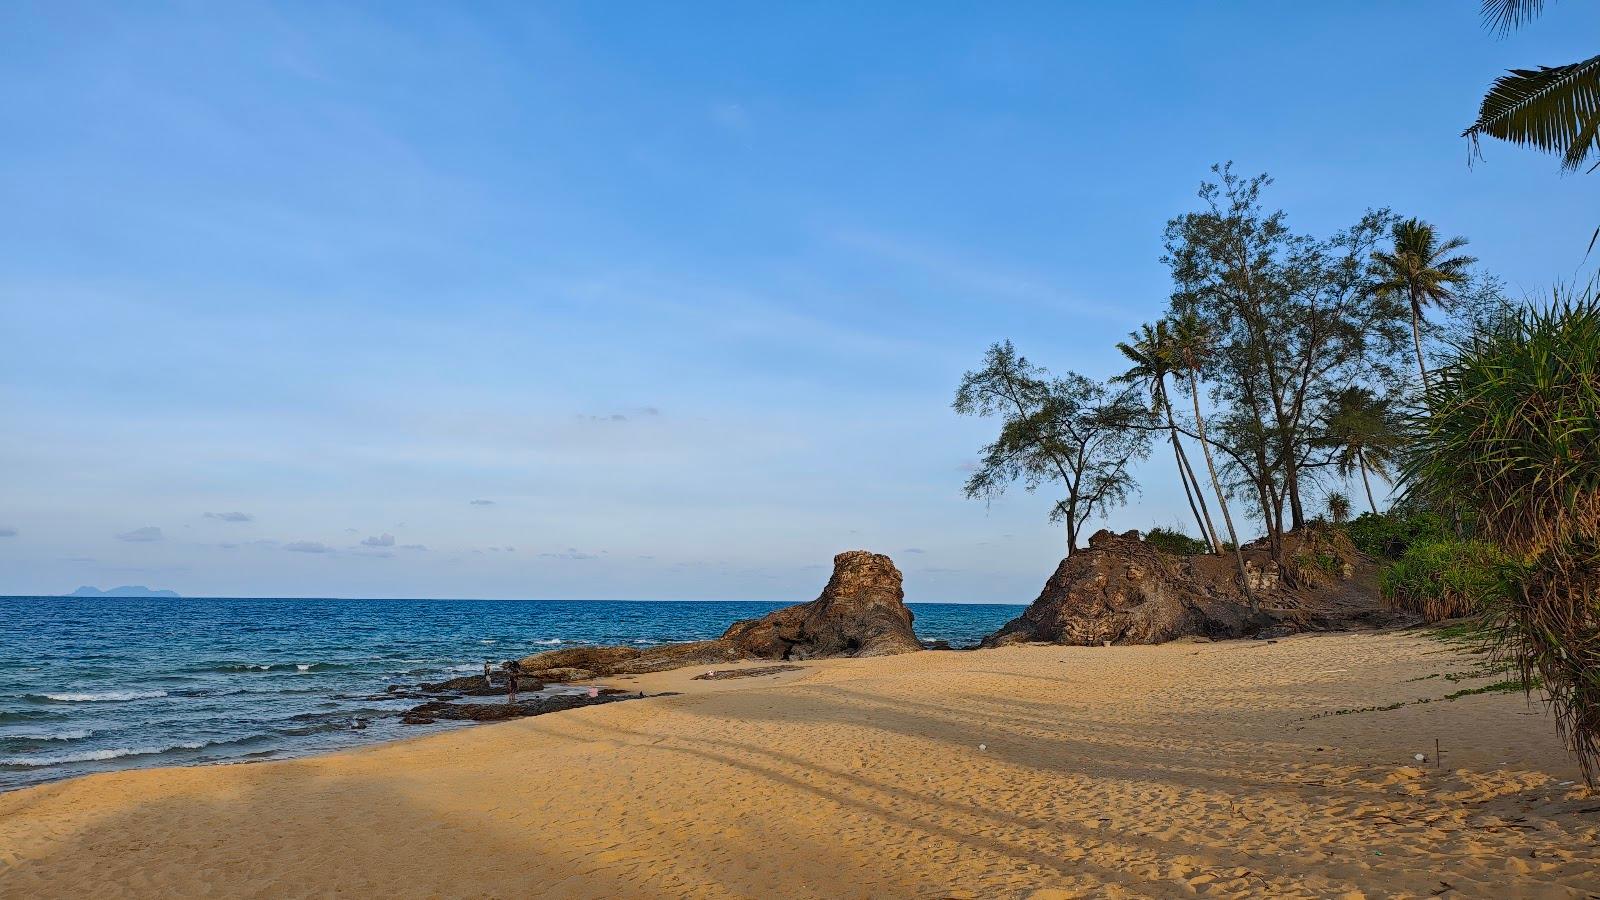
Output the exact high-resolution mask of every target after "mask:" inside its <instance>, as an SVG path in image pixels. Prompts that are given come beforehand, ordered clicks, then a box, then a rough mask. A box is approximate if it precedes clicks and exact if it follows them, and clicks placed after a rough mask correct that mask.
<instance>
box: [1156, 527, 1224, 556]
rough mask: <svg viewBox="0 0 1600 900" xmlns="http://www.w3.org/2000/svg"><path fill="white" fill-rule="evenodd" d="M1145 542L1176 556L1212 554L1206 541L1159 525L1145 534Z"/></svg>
mask: <svg viewBox="0 0 1600 900" xmlns="http://www.w3.org/2000/svg"><path fill="white" fill-rule="evenodd" d="M1144 542H1145V543H1147V544H1149V545H1150V546H1152V547H1154V548H1156V549H1157V550H1160V551H1162V552H1164V553H1171V554H1173V555H1175V556H1199V555H1200V554H1202V553H1210V552H1211V545H1210V544H1207V543H1206V542H1205V541H1202V540H1200V539H1199V538H1192V537H1189V536H1188V535H1187V534H1184V533H1183V532H1181V531H1179V530H1177V529H1176V528H1163V527H1161V526H1159V525H1158V526H1156V527H1155V528H1152V529H1150V530H1149V531H1148V532H1146V533H1145V535H1144Z"/></svg>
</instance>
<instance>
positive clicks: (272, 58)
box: [0, 2, 1600, 602]
mask: <svg viewBox="0 0 1600 900" xmlns="http://www.w3.org/2000/svg"><path fill="white" fill-rule="evenodd" d="M1476 6H1477V5H1476V4H1475V3H1470V2H1455V3H1443V2H1436V3H1407V4H1378V3H1358V4H1283V3H1264V2H1263V3H1210V4H1155V3H1150V4H1125V5H1112V4H1097V5H1094V6H1093V7H1089V8H1079V9H1071V8H1068V7H1067V6H1066V5H1064V4H1037V5H1022V4H1013V5H1005V6H1004V7H1001V6H997V5H993V4H943V3H940V4H903V5H896V4H868V5H863V4H844V3H840V4H824V3H807V4H790V5H788V6H787V8H780V7H779V6H777V5H776V4H736V3H727V4H711V3H695V4H643V3H636V4H594V3H567V4H532V3H520V2H519V3H502V4H494V3H470V4H468V3H457V4H445V3H373V4H320V3H319V4H311V3H305V4H298V3H296V4H289V3H283V4H260V5H256V4H210V3H178V4H155V3H140V4H103V5H85V4H76V3H70V2H48V3H10V4H6V5H5V6H4V7H3V8H0V83H3V84H4V85H5V87H4V88H3V89H0V122H3V123H4V126H3V128H4V140H0V334H3V337H4V346H5V352H4V354H0V415H3V417H4V419H3V421H4V423H5V428H4V429H3V430H0V472H3V473H4V474H3V476H0V479H3V490H0V535H4V536H0V592H9V593H31V592H52V593H53V592H60V591H66V590H70V589H72V588H73V587H75V586H77V585H79V584H97V585H100V586H109V585H113V584H124V583H130V582H131V583H145V584H150V585H152V586H158V587H168V588H173V589H176V590H179V591H181V592H183V593H187V594H222V595H291V596H297V595H308V596H330V595H331V596H397V597H405V596H449V597H564V598H663V599H672V598H704V599H725V598H728V599H731V598H751V599H776V600H803V599H809V598H810V597H811V596H814V595H815V593H816V592H817V590H818V589H819V588H820V586H821V583H822V581H823V580H824V579H825V577H826V572H827V565H828V562H829V559H830V558H831V556H832V555H833V554H834V553H836V552H838V551H840V550H844V549H849V548H853V547H865V548H869V549H873V550H877V551H880V552H885V553H889V554H890V555H892V556H893V557H894V558H895V560H896V561H897V562H898V563H899V565H900V567H901V568H902V569H903V570H904V571H905V574H906V585H907V593H908V599H911V600H926V601H961V600H972V601H1010V602H1026V601H1027V600H1030V599H1032V597H1033V596H1034V594H1036V593H1037V590H1038V588H1039V585H1040V584H1041V583H1042V582H1043V580H1044V578H1045V577H1046V575H1047V574H1048V573H1049V571H1050V570H1051V568H1052V567H1053V565H1054V563H1055V561H1056V560H1058V559H1059V558H1060V555H1061V552H1062V546H1061V545H1062V542H1063V535H1062V531H1061V529H1060V528H1058V527H1055V526H1052V525H1050V524H1048V523H1047V522H1046V518H1045V513H1046V510H1047V507H1048V504H1049V502H1050V498H1049V497H1048V496H1043V495H1041V496H1030V495H1027V494H1024V493H1021V492H1018V493H1016V494H1015V495H1012V496H1007V497H1005V498H1003V499H1001V500H999V501H996V502H994V503H992V504H990V505H988V506H985V505H984V504H983V503H980V502H975V501H968V500H966V499H964V498H963V497H962V495H961V490H960V489H961V483H962V481H963V479H964V477H965V473H964V471H963V467H964V466H965V465H967V464H968V463H969V462H970V461H971V460H973V459H974V458H975V456H976V451H977V449H978V448H979V447H980V446H981V445H982V444H983V443H984V442H985V441H986V440H988V439H989V437H990V436H991V434H992V431H993V428H994V426H993V424H992V423H986V422H983V421H980V420H964V419H960V418H957V417H956V416H954V415H953V414H952V413H951V411H950V410H949V402H950V399H951V395H952V393H953V391H954V388H955V385H956V383H957V381H958V380H959V378H960V376H961V373H962V372H963V371H964V370H965V369H967V368H970V367H972V366H973V365H974V364H975V363H977V362H978V360H979V358H980V357H981V355H982V353H983V350H984V348H985V347H986V346H987V345H988V344H989V343H990V342H992V341H994V340H998V339H1003V338H1007V337H1009V338H1012V339H1013V340H1015V341H1016V342H1017V344H1018V346H1019V348H1020V349H1021V350H1022V351H1023V352H1025V353H1026V354H1028V355H1029V356H1030V357H1032V358H1034V359H1036V360H1037V361H1039V362H1042V363H1045V364H1046V365H1049V366H1051V367H1054V368H1060V369H1068V368H1072V369H1076V370H1079V371H1082V372H1084V373H1086V374H1090V375H1094V376H1105V375H1109V374H1111V373H1112V372H1113V371H1114V370H1115V367H1116V365H1117V359H1116V357H1115V353H1114V351H1113V350H1112V344H1113V343H1114V341H1116V340H1117V339H1120V338H1121V337H1122V336H1123V335H1124V334H1125V333H1126V332H1127V331H1128V330H1130V329H1131V328H1133V327H1134V326H1136V325H1137V324H1139V323H1140V322H1142V321H1146V320H1149V319H1151V318H1153V317H1155V316H1156V315H1157V314H1158V313H1159V311H1160V310H1161V308H1162V307H1163V306H1164V304H1165V297H1166V293H1167V290H1168V280H1167V276H1166V272H1165V270H1164V268H1163V266H1162V265H1161V264H1160V262H1159V257H1160V234H1161V229H1162V226H1163V223H1164V222H1165V221H1166V220H1167V219H1168V218H1170V217H1171V216H1173V215H1175V214H1177V213H1180V212H1183V211H1185V210H1187V209H1189V208H1191V207H1192V205H1193V202H1194V201H1193V196H1194V190H1195V188H1196V186H1197V184H1198V183H1199V181H1200V179H1201V178H1202V177H1204V176H1205V174H1206V170H1207V167H1208V166H1209V165H1210V164H1211V163H1213V162H1218V161H1222V160H1228V159H1231V160H1234V161H1235V162H1236V165H1237V166H1238V168H1240V169H1241V170H1243V171H1246V172H1256V171H1268V172H1270V173H1272V174H1273V175H1274V176H1275V177H1276V179H1277V184H1276V186H1275V187H1274V189H1273V191H1272V193H1271V195H1270V197H1269V199H1270V201H1271V202H1272V203H1274V204H1275V205H1278V206H1281V207H1283V208H1284V209H1286V210H1287V211H1288V213H1289V216H1290V220H1291V223H1292V224H1294V225H1295V226H1296V227H1299V228H1303V229H1307V230H1311V231H1314V232H1319V233H1325V232H1327V231H1330V230H1332V229H1334V228H1337V227H1340V226H1342V225H1344V224H1347V223H1348V222H1350V221H1352V220H1354V219H1355V218H1356V216H1358V215H1359V214H1360V212H1361V211H1362V210H1363V209H1364V208H1365V207H1368V206H1382V205H1388V206H1391V207H1393V208H1394V209H1395V210H1396V211H1398V212H1401V213H1403V214H1406V215H1419V216H1422V217H1424V218H1426V219H1429V220H1430V221H1433V222H1436V223H1438V225H1439V226H1440V227H1441V228H1442V229H1443V230H1445V231H1447V232H1449V233H1452V234H1457V233H1459V234H1464V235H1466V236H1468V237H1469V238H1470V239H1471V240H1472V249H1473V251H1474V252H1475V253H1476V254H1477V255H1478V256H1479V257H1481V258H1482V261H1483V264H1484V266H1485V267H1486V268H1487V269H1489V270H1490V271H1493V272H1495V273H1496V274H1498V275H1500V276H1502V277H1503V278H1505V279H1506V281H1507V282H1508V284H1509V285H1510V286H1511V287H1512V289H1513V290H1514V291H1517V292H1522V291H1529V292H1541V291H1544V290H1545V289H1547V287H1548V285H1549V284H1550V283H1551V282H1553V281H1555V280H1560V279H1570V278H1572V277H1573V276H1574V273H1575V272H1576V271H1577V268H1578V266H1579V264H1580V260H1581V258H1582V256H1583V249H1584V245H1585V243H1586V241H1587V238H1588V235H1589V233H1590V231H1591V230H1592V229H1593V227H1594V224H1595V215H1596V214H1595V207H1594V204H1593V197H1594V193H1593V190H1594V187H1593V186H1594V182H1593V181H1592V180H1590V179H1586V178H1584V177H1582V176H1571V175H1569V176H1565V177H1564V176H1562V175H1561V174H1560V173H1559V171H1558V167H1557V165H1556V163H1555V161H1554V160H1553V159H1551V158H1549V157H1543V156H1539V155H1536V154H1533V153H1530V152H1525V151H1520V150H1517V149H1515V148H1511V147H1509V146H1506V145H1498V144H1492V145H1487V146H1486V147H1485V154H1486V157H1487V158H1486V159H1485V160H1484V161H1483V162H1482V163H1480V164H1478V165H1477V166H1475V167H1473V168H1469V167H1468V166H1467V164H1466V161H1467V152H1466V151H1467V148H1466V145H1465V144H1464V142H1463V141H1462V140H1461V139H1460V138H1459V137H1457V135H1458V133H1459V132H1460V131H1461V129H1462V128H1463V127H1464V126H1465V125H1466V124H1468V123H1469V122H1470V121H1471V119H1472V118H1473V113H1474V112H1475V110H1476V104H1477V100H1478V98H1479V96H1481V93H1482V90H1483V89H1484V87H1485V86H1486V85H1487V84H1488V82H1489V81H1490V80H1492V79H1493V77H1494V76H1495V75H1496V74H1497V73H1498V72H1499V71H1501V70H1503V69H1505V68H1508V67H1511V66H1529V65H1535V64H1557V63H1562V62H1568V61H1571V60H1573V59H1577V58H1581V57H1585V56H1588V55H1592V53H1593V52H1594V47H1593V45H1592V44H1593V42H1592V36H1593V35H1594V34H1596V33H1600V29H1597V26H1600V11H1597V10H1595V9H1594V8H1593V7H1592V6H1590V5H1586V4H1576V3H1572V4H1557V5H1555V6H1554V7H1553V8H1552V9H1551V10H1550V11H1549V12H1548V13H1547V14H1546V15H1545V17H1544V18H1543V19H1542V20H1540V21H1538V22H1536V23H1535V24H1534V25H1533V26H1531V27H1529V28H1527V29H1525V30H1524V31H1523V32H1520V33H1518V34H1515V35H1512V36H1511V37H1509V38H1506V39H1503V40H1502V39H1497V38H1494V37H1493V36H1491V35H1489V34H1488V33H1486V32H1485V31H1484V30H1483V29H1482V28H1481V27H1480V25H1479V22H1478V19H1477V14H1476ZM1595 177H1600V176H1595ZM1170 467H1171V462H1170V459H1168V458H1166V457H1164V456H1162V455H1160V454H1157V455H1155V456H1154V457H1153V458H1152V459H1151V461H1150V462H1149V463H1147V464H1146V465H1145V466H1144V467H1143V468H1142V469H1141V477H1142V480H1143V482H1144V485H1145V489H1144V493H1143V495H1142V497H1140V498H1139V499H1138V500H1137V501H1136V502H1135V503H1134V504H1133V505H1130V506H1129V507H1127V508H1125V509H1121V510H1118V511H1116V512H1115V513H1114V514H1113V515H1112V516H1111V518H1110V523H1109V524H1110V525H1111V527H1114V528H1117V529H1125V528H1147V527H1149V526H1151V525H1153V524H1180V523H1182V522H1183V521H1184V518H1183V514H1182V512H1183V511H1182V509H1181V508H1182V500H1181V497H1179V498H1176V499H1175V496H1174V495H1175V492H1174V490H1173V489H1172V488H1170V487H1169V485H1168V482H1170V481H1172V480H1173V479H1172V474H1171V472H1170ZM474 501H488V502H481V503H479V502H474ZM234 513H242V514H244V515H243V516H234V515H231V514H234ZM386 536H387V537H386Z"/></svg>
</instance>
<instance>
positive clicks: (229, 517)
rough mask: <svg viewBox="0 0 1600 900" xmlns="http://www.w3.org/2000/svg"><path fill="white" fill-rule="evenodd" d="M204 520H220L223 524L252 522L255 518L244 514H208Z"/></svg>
mask: <svg viewBox="0 0 1600 900" xmlns="http://www.w3.org/2000/svg"><path fill="white" fill-rule="evenodd" d="M206 518H208V519H221V520H222V521H224V522H253V521H255V518H256V517H255V516H252V515H250V514H249V513H246V512H208V513H206Z"/></svg>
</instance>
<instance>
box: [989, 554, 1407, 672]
mask: <svg viewBox="0 0 1600 900" xmlns="http://www.w3.org/2000/svg"><path fill="white" fill-rule="evenodd" d="M1242 549H1243V558H1244V566H1245V578H1246V580H1247V581H1248V583H1249V584H1250V588H1251V591H1252V592H1253V594H1254V595H1255V601H1256V608H1254V609H1252V607H1251V603H1250V597H1249V596H1247V595H1246V594H1245V592H1244V590H1243V589H1242V588H1241V586H1240V578H1239V568H1238V565H1239V563H1238V561H1237V560H1236V559H1235V558H1234V556H1233V554H1231V553H1228V554H1214V555H1201V556H1188V557H1184V556H1176V555H1173V554H1170V553H1167V552H1164V551H1162V550H1158V549H1157V548H1155V547H1153V546H1151V545H1150V544H1147V543H1145V542H1144V541H1142V540H1140V539H1139V533H1138V532H1136V531H1134V532H1128V533H1127V534H1122V535H1117V534H1113V533H1111V532H1110V531H1100V532H1097V533H1096V534H1095V535H1094V536H1093V537H1091V538H1090V539H1089V546H1088V548H1087V549H1085V550H1083V551H1081V552H1079V553H1075V554H1073V555H1071V556H1069V557H1067V558H1066V559H1064V560H1062V561H1061V564H1060V565H1059V566H1057V567H1056V571H1055V574H1053V575H1051V576H1050V580H1049V581H1047V582H1045V586H1044V590H1043V591H1041V592H1040V593H1039V597H1038V599H1036V600H1034V601H1033V603H1032V604H1031V605H1030V606H1029V607H1028V608H1027V609H1026V610H1024V611H1023V613H1022V615H1020V616H1018V617H1017V618H1015V619H1012V620H1011V621H1010V622H1007V623H1006V624H1005V625H1004V626H1003V627H1001V629H1000V630H999V631H997V632H995V633H994V634H991V635H989V636H988V637H987V638H984V640H983V644H982V646H984V647H1000V646H1004V645H1006V644H1015V643H1022V642H1030V641H1040V642H1047V643H1054V644H1078V645H1094V644H1101V643H1107V642H1109V643H1113V644H1158V643H1161V642H1163V641H1169V640H1172V639H1174V638H1179V637H1186V636H1203V637H1209V638H1213V639H1222V638H1237V637H1248V636H1251V635H1255V634H1260V633H1264V632H1267V631H1269V630H1271V631H1273V632H1274V633H1281V632H1283V631H1296V630H1301V629H1303V628H1321V627H1338V626H1339V625H1340V624H1341V623H1346V622H1351V621H1358V620H1359V619H1360V613H1361V611H1362V608H1364V607H1375V605H1376V602H1377V600H1376V596H1375V594H1374V593H1373V592H1371V591H1370V590H1369V587H1368V586H1367V585H1364V584H1356V583H1354V582H1353V579H1356V578H1357V576H1358V574H1359V573H1360V571H1361V570H1362V568H1363V566H1364V561H1363V560H1362V559H1361V558H1360V554H1358V553H1356V552H1355V548H1354V547H1352V546H1350V544H1349V541H1348V540H1347V539H1345V538H1344V537H1343V535H1340V534H1338V533H1336V532H1332V531H1331V530H1327V529H1318V528H1307V529H1305V530H1303V531H1302V532H1299V533H1293V534H1290V535H1287V536H1286V537H1285V548H1284V549H1285V563H1286V564H1285V566H1283V567H1279V566H1278V565H1276V564H1275V563H1273V562H1272V554H1271V552H1270V551H1269V548H1268V547H1266V546H1265V544H1263V543H1256V544H1249V545H1246V546H1245V547H1244V548H1242ZM1365 566H1366V568H1370V564H1365Z"/></svg>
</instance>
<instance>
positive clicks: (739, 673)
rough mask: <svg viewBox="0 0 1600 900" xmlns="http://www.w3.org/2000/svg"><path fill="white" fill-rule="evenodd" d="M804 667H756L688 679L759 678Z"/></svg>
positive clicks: (795, 670) (707, 673) (728, 670)
mask: <svg viewBox="0 0 1600 900" xmlns="http://www.w3.org/2000/svg"><path fill="white" fill-rule="evenodd" d="M804 668H805V667H804V666H756V667H755V668H753V669H722V670H720V671H715V672H706V673H704V674H701V675H696V676H695V677H693V678H691V679H689V680H690V681H728V680H729V679H733V678H761V677H763V676H765V675H776V674H778V673H779V672H798V671H800V670H801V669H804Z"/></svg>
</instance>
